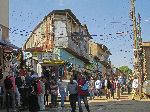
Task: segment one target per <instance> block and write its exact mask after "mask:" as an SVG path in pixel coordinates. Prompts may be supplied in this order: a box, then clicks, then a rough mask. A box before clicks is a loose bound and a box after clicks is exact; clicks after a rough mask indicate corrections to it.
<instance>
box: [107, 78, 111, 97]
mask: <svg viewBox="0 0 150 112" xmlns="http://www.w3.org/2000/svg"><path fill="white" fill-rule="evenodd" d="M110 89H111V83H110V79H109V78H107V99H108V98H109V99H110Z"/></svg>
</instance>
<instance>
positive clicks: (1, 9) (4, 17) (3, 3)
mask: <svg viewBox="0 0 150 112" xmlns="http://www.w3.org/2000/svg"><path fill="white" fill-rule="evenodd" d="M8 11H9V0H0V24H2V25H3V26H5V27H9V21H8V20H9V15H8V14H9V12H8Z"/></svg>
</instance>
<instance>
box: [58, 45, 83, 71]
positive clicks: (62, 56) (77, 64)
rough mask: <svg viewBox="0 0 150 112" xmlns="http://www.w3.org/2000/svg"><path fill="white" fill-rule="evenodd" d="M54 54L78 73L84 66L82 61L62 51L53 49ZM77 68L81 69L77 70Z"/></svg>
mask: <svg viewBox="0 0 150 112" xmlns="http://www.w3.org/2000/svg"><path fill="white" fill-rule="evenodd" d="M55 54H58V57H59V59H61V60H64V61H68V62H70V63H72V64H73V65H74V67H75V69H76V70H77V71H80V70H81V69H83V68H84V66H85V64H84V62H83V61H81V60H80V59H78V58H76V57H75V56H74V55H72V54H70V53H68V52H67V51H65V50H64V49H59V48H55ZM79 67H80V68H81V69H79Z"/></svg>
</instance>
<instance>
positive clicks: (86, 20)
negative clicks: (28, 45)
mask: <svg viewBox="0 0 150 112" xmlns="http://www.w3.org/2000/svg"><path fill="white" fill-rule="evenodd" d="M149 6H150V0H136V2H135V7H136V15H137V14H138V13H140V15H141V27H142V38H143V41H150V37H149V36H150V13H148V11H149V10H150V7H149ZM59 9H71V11H72V12H73V13H74V14H75V15H76V17H77V18H78V19H79V21H80V22H81V23H82V24H86V25H87V26H88V30H89V32H90V34H91V35H95V36H93V40H94V41H95V42H99V43H100V44H104V45H106V46H107V47H108V49H109V50H110V52H111V53H112V55H111V56H110V60H111V61H112V64H113V65H115V66H116V67H120V66H123V65H125V66H129V67H130V68H133V33H132V32H133V31H132V29H133V26H132V21H131V18H130V17H129V12H130V9H131V3H130V0H10V2H9V26H10V41H11V42H12V43H13V44H15V45H17V46H19V47H21V46H22V45H23V44H24V43H25V41H26V39H27V38H28V36H29V35H30V31H32V30H33V29H34V28H35V27H36V25H37V24H38V23H39V22H40V21H42V19H43V18H44V17H45V16H46V15H47V14H48V13H50V12H51V11H52V10H59ZM120 32H122V34H120Z"/></svg>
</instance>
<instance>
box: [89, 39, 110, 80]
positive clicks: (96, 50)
mask: <svg viewBox="0 0 150 112" xmlns="http://www.w3.org/2000/svg"><path fill="white" fill-rule="evenodd" d="M89 52H90V57H91V58H90V59H91V60H92V62H91V63H92V65H93V66H92V70H95V73H96V74H99V75H100V76H101V77H103V78H104V77H106V76H108V77H110V76H111V63H110V61H109V55H111V53H110V51H109V50H108V48H107V47H106V46H105V45H103V44H99V43H95V42H92V41H89Z"/></svg>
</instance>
